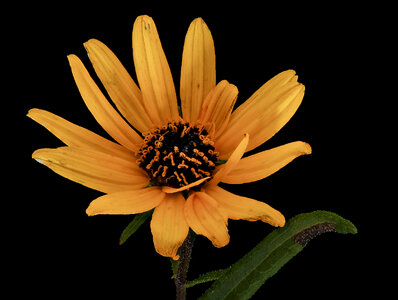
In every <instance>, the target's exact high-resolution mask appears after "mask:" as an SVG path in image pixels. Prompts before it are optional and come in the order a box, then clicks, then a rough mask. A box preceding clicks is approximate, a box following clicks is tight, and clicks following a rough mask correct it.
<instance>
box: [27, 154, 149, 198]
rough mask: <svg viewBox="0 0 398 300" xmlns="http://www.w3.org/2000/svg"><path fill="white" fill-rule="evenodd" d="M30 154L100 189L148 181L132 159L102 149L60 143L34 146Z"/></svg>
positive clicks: (136, 185) (131, 186)
mask: <svg viewBox="0 0 398 300" xmlns="http://www.w3.org/2000/svg"><path fill="white" fill-rule="evenodd" d="M32 157H33V158H34V159H35V160H36V161H38V162H39V163H42V164H44V165H45V166H47V167H49V168H50V169H51V170H53V171H54V172H55V173H57V174H59V175H61V176H63V177H65V178H68V179H69V180H72V181H75V182H77V183H80V184H82V185H84V186H87V187H89V188H92V189H95V190H98V191H101V192H104V193H114V192H118V191H122V190H135V189H138V188H143V187H145V186H147V185H148V184H149V179H148V177H147V175H146V174H145V172H144V171H143V170H142V169H140V168H139V167H138V166H137V165H136V164H135V162H133V161H129V160H125V159H122V158H119V157H115V156H111V155H109V154H105V153H102V152H95V151H89V150H86V149H78V148H70V147H61V148H56V149H39V150H36V151H35V152H34V153H33V154H32Z"/></svg>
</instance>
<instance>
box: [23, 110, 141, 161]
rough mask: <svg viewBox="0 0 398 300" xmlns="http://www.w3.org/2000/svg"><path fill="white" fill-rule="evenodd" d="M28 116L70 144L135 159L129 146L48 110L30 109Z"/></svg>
mask: <svg viewBox="0 0 398 300" xmlns="http://www.w3.org/2000/svg"><path fill="white" fill-rule="evenodd" d="M27 116H28V117H29V118H31V119H32V120H34V121H36V122H37V123H39V124H41V125H42V126H44V127H45V128H46V129H47V130H48V131H50V132H51V133H52V134H54V135H55V136H56V137H57V138H59V139H60V140H61V141H62V142H64V143H65V144H66V145H68V146H71V147H74V148H76V147H77V148H86V149H91V150H93V151H94V150H95V151H100V152H104V153H107V154H111V155H114V156H118V157H122V158H125V159H127V160H132V161H133V160H134V159H135V157H134V155H133V153H132V152H131V151H129V150H128V149H127V148H124V147H122V146H120V145H119V144H116V143H114V142H111V141H110V140H107V139H105V138H103V137H102V136H99V135H98V134H95V133H94V132H92V131H90V130H87V129H86V128H83V127H80V126H78V125H75V124H73V123H71V122H69V121H67V120H65V119H63V118H61V117H59V116H57V115H55V114H53V113H50V112H48V111H45V110H41V109H37V108H33V109H31V110H29V112H28V114H27Z"/></svg>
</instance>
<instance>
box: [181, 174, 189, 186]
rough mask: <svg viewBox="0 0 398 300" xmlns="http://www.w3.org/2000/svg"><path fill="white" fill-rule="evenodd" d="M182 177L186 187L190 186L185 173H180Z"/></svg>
mask: <svg viewBox="0 0 398 300" xmlns="http://www.w3.org/2000/svg"><path fill="white" fill-rule="evenodd" d="M180 176H181V177H182V180H183V181H184V183H185V184H186V185H188V181H187V179H186V178H185V175H184V173H180Z"/></svg>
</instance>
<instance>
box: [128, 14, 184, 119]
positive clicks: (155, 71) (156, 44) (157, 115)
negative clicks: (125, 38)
mask: <svg viewBox="0 0 398 300" xmlns="http://www.w3.org/2000/svg"><path fill="white" fill-rule="evenodd" d="M133 56H134V65H135V70H136V73H137V79H138V82H139V85H140V88H141V92H142V97H143V100H144V105H145V108H146V111H148V112H150V117H151V119H152V121H153V122H154V123H155V124H157V125H162V124H164V123H166V122H167V121H170V120H176V119H178V108H177V96H176V92H175V87H174V82H173V77H172V75H171V71H170V67H169V64H168V63H167V59H166V56H165V54H164V51H163V48H162V45H161V43H160V39H159V35H158V31H157V29H156V25H155V23H154V22H153V20H152V18H151V17H148V16H140V17H138V18H137V19H136V20H135V22H134V26H133Z"/></svg>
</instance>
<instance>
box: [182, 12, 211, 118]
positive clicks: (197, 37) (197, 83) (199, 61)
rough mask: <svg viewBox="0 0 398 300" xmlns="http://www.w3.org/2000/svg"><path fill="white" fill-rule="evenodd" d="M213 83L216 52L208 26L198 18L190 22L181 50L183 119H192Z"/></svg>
mask: <svg viewBox="0 0 398 300" xmlns="http://www.w3.org/2000/svg"><path fill="white" fill-rule="evenodd" d="M215 86H216V54H215V50H214V42H213V38H212V36H211V33H210V30H209V28H208V27H207V25H206V23H205V22H204V21H203V20H202V19H201V18H197V19H195V20H194V21H193V22H192V23H191V25H190V26H189V29H188V32H187V35H186V37H185V43H184V50H183V53H182V66H181V82H180V97H181V109H182V115H183V118H184V120H186V121H189V122H195V121H196V119H197V118H198V117H199V115H200V112H201V110H202V104H203V101H204V99H205V97H206V96H207V94H208V93H209V92H210V90H211V89H212V88H214V87H215Z"/></svg>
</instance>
